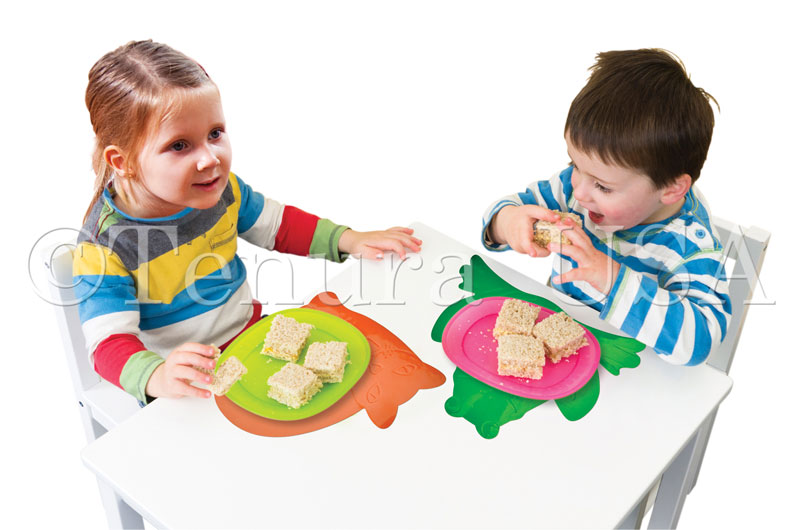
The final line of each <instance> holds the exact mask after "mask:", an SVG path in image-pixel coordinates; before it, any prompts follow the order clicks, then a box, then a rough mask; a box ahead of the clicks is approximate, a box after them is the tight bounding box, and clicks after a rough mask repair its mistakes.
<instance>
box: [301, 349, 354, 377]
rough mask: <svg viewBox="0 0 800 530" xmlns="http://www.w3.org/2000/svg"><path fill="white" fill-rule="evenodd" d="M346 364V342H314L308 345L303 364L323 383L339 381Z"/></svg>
mask: <svg viewBox="0 0 800 530" xmlns="http://www.w3.org/2000/svg"><path fill="white" fill-rule="evenodd" d="M346 364H347V343H346V342H333V341H331V342H315V343H313V344H312V345H311V346H309V347H308V351H307V352H306V358H305V362H304V363H303V366H305V367H306V368H308V369H309V370H311V371H312V372H314V373H315V374H317V377H319V379H320V381H322V382H323V383H341V382H342V377H344V367H345V365H346Z"/></svg>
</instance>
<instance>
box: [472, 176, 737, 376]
mask: <svg viewBox="0 0 800 530" xmlns="http://www.w3.org/2000/svg"><path fill="white" fill-rule="evenodd" d="M571 177H572V167H571V166H570V167H568V168H567V169H565V170H564V171H562V172H561V173H559V174H556V175H554V176H553V177H552V178H551V179H550V180H542V181H538V182H533V183H532V184H531V185H530V186H529V187H528V188H527V189H526V190H525V191H524V192H523V193H518V194H514V195H508V196H506V197H503V198H502V199H500V200H498V201H496V202H494V203H493V204H492V205H491V206H489V208H488V209H487V210H486V213H485V214H484V216H483V244H484V246H485V247H486V248H487V249H489V250H495V251H500V250H508V249H509V248H510V247H509V246H508V245H499V244H497V243H494V242H493V241H491V239H490V236H489V232H488V230H487V227H488V226H489V223H490V222H491V221H492V219H493V218H494V216H495V215H496V214H497V212H498V211H500V209H501V208H503V207H504V206H508V205H517V206H520V205H523V204H538V205H541V206H546V207H547V208H549V209H551V210H558V211H562V212H571V213H575V214H577V215H579V216H580V217H581V218H582V219H583V227H584V231H585V232H586V233H587V235H588V236H589V238H590V239H591V240H592V243H593V244H594V247H595V248H596V249H597V250H599V251H601V252H603V253H605V254H607V255H610V256H611V257H612V258H613V259H614V260H616V261H617V262H619V263H620V265H621V267H620V271H619V274H618V275H617V278H616V281H615V282H614V285H613V287H612V288H611V291H610V292H609V294H608V295H607V296H606V295H605V294H603V293H601V292H600V291H598V290H597V289H595V288H594V287H593V286H592V285H590V284H589V283H588V282H583V281H578V282H570V283H564V284H556V283H553V287H554V288H555V289H558V290H559V291H562V292H563V293H565V294H567V295H569V296H570V297H572V298H574V299H576V300H579V301H580V302H583V303H584V304H586V305H588V306H590V307H592V308H593V309H595V310H597V311H599V312H600V318H602V319H603V320H605V321H606V322H608V323H609V324H611V325H612V326H614V327H616V328H617V329H620V330H622V331H623V332H625V333H627V334H628V335H630V336H631V337H634V338H635V339H637V340H639V341H640V342H642V343H644V344H646V345H647V346H650V347H652V348H653V349H654V350H655V351H656V353H658V355H659V356H660V357H661V358H663V359H664V360H666V361H667V362H670V363H673V364H685V365H695V364H700V363H702V362H703V361H705V360H706V358H707V357H708V355H709V354H710V353H711V352H712V351H713V350H714V349H715V348H716V347H717V346H719V344H720V343H721V342H722V340H723V339H724V338H725V333H726V331H727V328H728V325H729V323H730V319H731V301H730V297H729V296H728V280H727V277H726V275H725V269H724V267H723V264H724V261H725V257H724V251H723V248H722V245H721V244H720V242H719V238H718V237H717V236H716V234H714V231H713V227H712V225H711V219H710V214H709V211H708V208H707V206H706V204H705V199H704V198H703V197H702V195H701V194H700V192H699V190H697V189H695V188H692V189H691V190H690V191H689V193H688V194H687V195H686V201H685V203H684V205H683V207H682V208H681V210H680V211H679V212H678V213H677V214H676V215H674V216H673V217H670V218H669V219H665V220H663V221H659V222H656V223H652V224H642V225H638V226H635V227H633V228H630V229H628V230H618V231H616V232H613V233H608V232H604V231H603V230H601V229H600V228H598V227H597V225H595V224H594V223H593V222H592V221H591V219H590V218H589V215H588V210H586V209H585V208H583V207H582V206H581V205H580V204H578V201H577V200H575V198H574V197H573V193H572V191H573V190H572V179H571ZM576 266H577V263H576V262H575V261H574V260H572V259H571V258H569V257H567V256H563V255H560V254H557V253H554V260H553V271H552V276H551V277H555V276H558V275H559V274H563V273H565V272H567V271H568V270H570V269H572V268H574V267H576Z"/></svg>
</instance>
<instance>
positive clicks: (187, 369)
mask: <svg viewBox="0 0 800 530" xmlns="http://www.w3.org/2000/svg"><path fill="white" fill-rule="evenodd" d="M171 375H172V376H173V377H176V378H178V379H181V380H184V381H197V382H198V383H206V384H207V383H210V382H211V381H212V380H213V378H212V377H211V376H210V375H208V374H204V373H203V372H201V371H199V370H197V369H196V368H194V367H191V366H185V365H180V366H176V367H175V369H174V370H173V372H172V374H171Z"/></svg>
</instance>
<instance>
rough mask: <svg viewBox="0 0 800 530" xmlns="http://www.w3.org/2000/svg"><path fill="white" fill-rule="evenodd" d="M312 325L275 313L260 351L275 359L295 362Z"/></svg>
mask: <svg viewBox="0 0 800 530" xmlns="http://www.w3.org/2000/svg"><path fill="white" fill-rule="evenodd" d="M313 327H314V326H312V325H311V324H306V323H301V322H298V321H296V320H295V319H293V318H289V317H286V316H283V315H275V318H274V319H273V320H272V324H271V325H270V328H269V332H267V336H266V338H265V339H264V348H263V349H262V350H261V353H263V354H264V355H269V356H271V357H275V358H276V359H281V360H284V361H290V362H295V361H297V359H298V358H299V357H300V352H301V351H303V347H304V346H305V345H306V341H307V340H308V337H309V336H310V335H311V329H312V328H313Z"/></svg>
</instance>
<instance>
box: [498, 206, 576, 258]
mask: <svg viewBox="0 0 800 530" xmlns="http://www.w3.org/2000/svg"><path fill="white" fill-rule="evenodd" d="M540 219H541V220H544V221H550V222H551V223H556V222H558V220H559V219H561V218H560V217H559V216H558V215H556V214H555V213H553V212H552V211H550V210H548V209H547V208H542V207H541V206H536V205H535V204H525V205H522V206H511V205H509V206H504V207H503V208H501V209H500V211H499V212H497V215H495V216H494V219H493V220H492V225H491V226H490V227H489V229H490V230H491V234H490V235H491V238H492V240H494V241H495V242H496V243H500V244H501V245H503V244H506V243H508V245H509V246H510V247H511V248H513V249H514V250H516V251H517V252H519V253H521V254H527V255H529V256H531V257H532V258H543V257H545V256H549V255H550V251H549V250H547V249H545V248H542V247H540V246H539V245H537V244H536V243H534V242H533V224H534V223H535V222H536V221H538V220H540Z"/></svg>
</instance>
